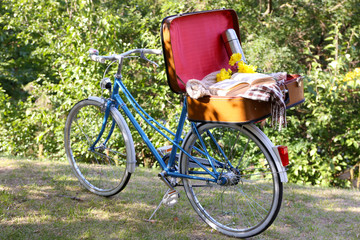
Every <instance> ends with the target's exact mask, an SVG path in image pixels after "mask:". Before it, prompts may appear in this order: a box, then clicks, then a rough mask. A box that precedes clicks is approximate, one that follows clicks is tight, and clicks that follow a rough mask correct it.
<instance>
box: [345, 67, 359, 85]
mask: <svg viewBox="0 0 360 240" xmlns="http://www.w3.org/2000/svg"><path fill="white" fill-rule="evenodd" d="M357 78H359V79H360V68H355V69H354V71H352V72H348V73H347V74H346V75H345V77H344V80H343V81H344V82H349V81H354V80H355V79H357Z"/></svg>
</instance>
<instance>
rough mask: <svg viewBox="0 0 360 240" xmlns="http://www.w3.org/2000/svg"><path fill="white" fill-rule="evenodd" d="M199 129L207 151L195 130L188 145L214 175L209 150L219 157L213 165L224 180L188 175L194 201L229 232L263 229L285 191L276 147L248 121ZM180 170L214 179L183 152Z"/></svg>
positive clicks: (205, 216)
mask: <svg viewBox="0 0 360 240" xmlns="http://www.w3.org/2000/svg"><path fill="white" fill-rule="evenodd" d="M197 129H198V131H199V134H200V135H201V137H202V140H203V142H204V144H205V146H206V147H205V148H206V149H205V148H204V147H203V146H202V144H201V142H200V140H199V138H198V137H197V135H196V134H195V133H194V132H192V131H190V132H189V133H188V135H187V136H186V138H185V140H184V143H183V148H184V149H185V151H187V152H188V153H189V154H190V155H191V156H192V157H195V158H196V159H197V160H198V161H199V162H200V163H201V164H202V165H204V166H205V167H206V168H207V169H208V170H209V171H210V172H211V173H213V172H214V170H213V168H212V167H211V166H210V164H209V163H208V160H207V158H206V157H205V154H204V152H205V150H206V151H207V152H208V153H209V155H210V158H212V159H215V160H216V162H215V165H214V167H215V169H216V171H217V172H220V173H221V176H222V178H221V180H220V181H218V182H211V181H200V180H194V179H186V178H184V179H183V182H184V188H185V191H186V194H187V197H188V199H189V201H190V203H191V205H192V206H193V208H194V209H195V211H196V212H197V213H198V214H199V216H200V217H201V218H202V219H203V220H204V221H205V222H206V223H207V224H208V225H210V226H211V227H212V228H214V229H216V230H218V231H220V232H222V233H224V234H226V235H229V236H235V237H243V238H245V237H251V236H254V235H257V234H259V233H261V232H262V231H264V230H265V229H267V228H268V227H269V226H270V225H271V224H272V222H273V221H274V220H275V218H276V216H277V214H278V212H279V210H280V207H281V201H282V193H283V186H282V182H281V181H280V178H279V174H278V173H277V169H276V166H275V163H274V159H273V158H272V156H271V154H269V151H271V149H268V148H267V147H266V145H265V144H264V143H263V142H262V139H259V138H258V137H257V136H256V134H254V133H253V132H252V131H251V130H249V129H250V128H247V127H246V125H245V126H238V125H229V124H221V123H207V124H202V125H199V126H198V127H197ZM259 131H260V130H259ZM226 159H227V160H226ZM227 161H228V162H229V163H231V165H232V166H233V167H230V165H229V164H226V163H227ZM179 169H180V172H181V173H183V174H188V175H191V176H198V177H208V178H212V177H211V176H210V174H208V173H206V172H205V171H204V170H203V169H202V168H200V167H199V164H198V163H196V161H194V160H191V159H190V158H189V157H188V156H186V155H185V154H184V153H182V154H181V157H180V166H179Z"/></svg>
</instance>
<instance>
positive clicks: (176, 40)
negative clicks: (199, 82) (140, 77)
mask: <svg viewBox="0 0 360 240" xmlns="http://www.w3.org/2000/svg"><path fill="white" fill-rule="evenodd" d="M230 28H232V29H234V30H235V32H236V35H237V37H238V39H239V40H240V39H241V38H240V32H239V22H238V17H237V14H236V12H235V11H234V10H231V9H224V10H213V11H205V12H194V13H186V14H179V15H174V16H169V17H166V18H165V19H164V20H163V22H162V24H161V40H162V47H163V53H164V58H165V66H166V74H167V79H168V84H169V86H170V88H171V90H172V91H174V92H175V93H186V90H185V86H186V82H187V81H188V80H190V79H203V78H204V77H205V76H206V75H208V74H209V73H211V72H214V71H218V70H220V69H221V68H226V67H227V66H228V62H229V55H228V53H227V51H226V48H225V45H224V42H223V40H222V37H221V35H222V34H223V33H224V32H225V31H226V30H227V29H230ZM300 79H301V77H300V76H299V75H289V76H288V79H287V81H286V83H285V88H287V89H288V90H289V93H288V95H289V98H288V101H289V102H288V104H287V107H291V106H293V105H296V104H298V103H301V102H302V101H303V100H304V94H303V84H300ZM187 103H188V118H189V119H190V120H193V121H219V122H240V123H243V122H252V121H257V120H260V119H263V118H265V117H268V116H269V115H270V107H271V103H269V102H260V101H254V100H250V99H245V98H242V97H219V96H209V97H204V98H201V99H192V98H190V97H187Z"/></svg>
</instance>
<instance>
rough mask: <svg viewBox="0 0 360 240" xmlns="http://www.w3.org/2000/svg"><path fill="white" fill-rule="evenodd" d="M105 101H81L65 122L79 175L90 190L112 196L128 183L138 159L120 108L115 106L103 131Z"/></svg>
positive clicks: (69, 154)
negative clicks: (132, 168)
mask: <svg viewBox="0 0 360 240" xmlns="http://www.w3.org/2000/svg"><path fill="white" fill-rule="evenodd" d="M105 103H106V102H105V101H104V100H101V99H100V98H96V99H86V100H83V101H80V102H78V103H77V104H76V105H75V106H74V107H73V108H72V109H71V111H70V113H69V115H68V117H67V120H66V124H65V150H66V154H67V157H68V160H69V162H70V165H71V167H72V170H73V171H74V173H75V175H76V177H77V178H78V180H79V181H80V183H81V184H82V185H83V186H84V187H85V188H87V189H88V190H89V191H91V192H93V193H95V194H98V195H101V196H112V195H114V194H116V193H118V192H120V191H121V190H122V189H123V188H124V187H125V186H126V184H127V183H128V181H129V179H130V176H131V172H132V171H131V170H130V171H129V166H131V165H129V163H132V162H134V161H135V151H134V147H133V141H132V137H131V133H130V130H129V128H128V126H127V124H126V122H125V120H124V119H123V117H122V116H121V115H120V114H119V112H118V111H117V110H116V109H114V108H112V109H111V111H110V114H109V118H108V121H107V123H106V126H105V130H104V133H103V134H102V136H101V138H100V140H99V141H98V142H97V144H96V145H95V146H93V144H94V142H95V140H96V139H97V138H98V135H99V133H100V130H101V127H102V124H103V120H104V114H105Z"/></svg>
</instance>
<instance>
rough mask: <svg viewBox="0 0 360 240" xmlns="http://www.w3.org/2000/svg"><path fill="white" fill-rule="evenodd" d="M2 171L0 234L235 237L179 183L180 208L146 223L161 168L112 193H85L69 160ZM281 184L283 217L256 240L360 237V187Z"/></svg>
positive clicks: (2, 164)
mask: <svg viewBox="0 0 360 240" xmlns="http://www.w3.org/2000/svg"><path fill="white" fill-rule="evenodd" d="M0 173H1V174H0V201H1V204H0V228H1V231H0V239H24V238H27V239H29V238H31V239H181V240H182V239H231V238H229V237H227V236H224V235H222V234H220V233H218V232H216V231H214V230H212V229H211V228H210V227H208V226H207V225H206V224H205V223H204V222H203V221H202V220H201V219H200V218H199V217H198V215H197V214H196V213H195V211H194V210H193V209H192V207H191V205H190V204H189V202H188V200H187V197H186V194H185V192H184V191H183V189H182V188H181V187H179V188H178V190H179V193H180V196H181V197H180V199H179V202H178V203H177V204H176V205H174V206H173V207H165V206H162V207H160V209H159V210H158V211H157V212H156V214H155V216H154V217H153V219H152V220H153V221H151V222H148V221H145V220H146V219H149V217H150V216H151V214H152V213H153V211H154V210H155V208H156V207H157V206H158V204H159V202H160V201H161V199H162V197H163V194H164V193H165V191H166V190H167V189H166V186H165V185H164V184H163V183H162V182H161V181H160V180H159V179H158V177H157V173H158V170H156V169H143V168H137V169H136V171H135V173H134V174H133V176H132V177H131V179H130V182H129V184H128V186H127V187H126V188H125V189H124V191H123V192H121V193H119V194H117V195H115V196H114V197H110V198H104V197H100V196H96V195H94V194H92V193H90V192H88V191H86V190H84V188H82V187H81V185H80V184H79V183H78V181H77V179H76V178H75V177H74V175H73V174H72V171H71V169H70V167H69V166H68V163H67V162H56V161H46V160H41V161H33V160H32V161H28V160H24V159H1V161H0ZM9 176H12V177H11V178H9ZM284 186H285V190H284V201H283V205H282V209H281V210H280V213H279V216H278V218H277V219H276V220H275V222H274V224H273V225H272V226H271V227H270V228H269V229H268V230H267V231H265V232H264V233H262V234H261V235H260V236H257V237H255V238H254V239H329V238H334V239H336V238H338V237H339V236H342V237H344V239H358V237H359V233H358V231H356V229H357V225H358V223H359V222H360V214H359V212H360V192H358V191H351V190H342V189H331V188H317V187H304V186H297V185H292V184H285V185H284Z"/></svg>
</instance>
